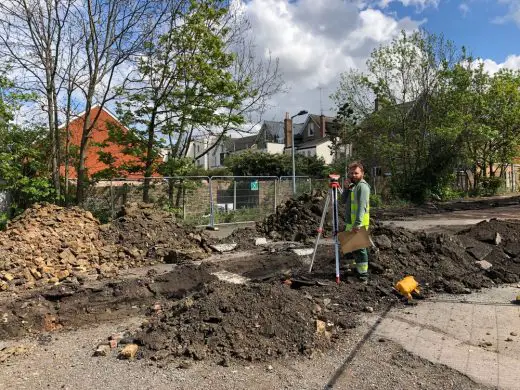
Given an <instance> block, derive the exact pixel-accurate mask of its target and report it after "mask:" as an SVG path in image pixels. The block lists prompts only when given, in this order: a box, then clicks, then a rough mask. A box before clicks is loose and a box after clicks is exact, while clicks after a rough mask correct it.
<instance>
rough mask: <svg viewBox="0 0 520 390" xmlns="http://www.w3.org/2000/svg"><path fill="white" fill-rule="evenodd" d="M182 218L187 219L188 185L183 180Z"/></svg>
mask: <svg viewBox="0 0 520 390" xmlns="http://www.w3.org/2000/svg"><path fill="white" fill-rule="evenodd" d="M182 220H183V221H186V187H185V186H184V182H182Z"/></svg>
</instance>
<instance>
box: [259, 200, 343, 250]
mask: <svg viewBox="0 0 520 390" xmlns="http://www.w3.org/2000/svg"><path fill="white" fill-rule="evenodd" d="M326 196H327V192H325V191H314V192H312V193H311V194H304V195H302V196H300V197H299V198H297V199H289V200H288V201H287V202H285V204H283V205H281V206H278V207H277V208H276V213H274V214H271V215H269V216H268V217H267V218H265V220H264V221H263V222H259V223H257V226H256V228H257V231H258V232H259V233H261V234H263V235H267V236H268V237H270V238H272V239H283V240H287V241H302V242H304V241H307V240H313V239H314V238H315V237H316V234H317V233H316V232H317V230H318V227H319V225H320V220H321V216H322V214H323V207H324V205H325V198H326ZM339 212H340V214H342V211H341V210H340V211H339ZM330 214H331V213H330V212H328V213H327V217H328V218H327V221H326V223H325V226H324V228H327V227H328V231H330V222H328V221H330V220H331V215H330ZM341 218H342V217H341V216H340V219H341ZM327 222H328V226H327ZM326 230H327V229H326Z"/></svg>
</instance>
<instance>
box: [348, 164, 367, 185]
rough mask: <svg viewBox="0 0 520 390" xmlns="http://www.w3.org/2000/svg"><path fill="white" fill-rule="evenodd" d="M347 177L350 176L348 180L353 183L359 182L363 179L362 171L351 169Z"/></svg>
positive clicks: (357, 168)
mask: <svg viewBox="0 0 520 390" xmlns="http://www.w3.org/2000/svg"><path fill="white" fill-rule="evenodd" d="M348 175H349V176H350V180H352V181H353V182H354V183H357V182H359V181H360V180H361V179H363V171H362V170H361V169H360V168H359V167H356V168H352V169H351V170H350V171H349V172H348Z"/></svg>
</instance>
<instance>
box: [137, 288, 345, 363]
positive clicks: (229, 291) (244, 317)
mask: <svg viewBox="0 0 520 390" xmlns="http://www.w3.org/2000/svg"><path fill="white" fill-rule="evenodd" d="M163 310H164V313H163V314H162V315H160V316H158V317H156V318H152V319H151V320H150V322H149V323H148V324H147V325H145V326H144V328H143V330H142V331H140V332H138V333H137V334H136V335H135V336H134V337H133V338H134V342H136V343H137V344H139V345H142V346H144V349H143V353H144V355H145V357H151V358H152V359H153V360H163V359H164V360H171V359H178V358H191V359H194V360H202V359H209V360H213V361H216V362H217V363H220V364H222V365H227V364H228V363H229V361H230V360H244V361H250V362H252V361H265V360H269V359H273V358H279V357H289V356H295V355H302V354H303V355H307V356H310V355H311V354H312V353H313V351H314V350H322V349H324V348H327V347H329V346H330V344H331V339H334V338H335V337H336V336H337V334H338V333H337V332H336V330H335V329H336V327H337V323H336V324H333V323H331V322H330V321H329V322H328V324H327V321H328V320H329V319H328V318H325V317H324V316H320V315H319V314H318V310H317V309H316V305H315V304H314V303H313V302H312V300H309V299H307V298H306V297H304V296H303V294H302V293H301V292H298V291H296V290H292V289H291V288H289V287H288V286H286V285H282V284H280V283H276V284H268V283H265V284H251V285H234V284H229V283H225V282H218V281H217V282H212V283H209V284H207V285H206V286H205V287H204V288H203V289H202V290H201V291H199V292H196V293H194V294H193V295H191V296H188V297H187V298H185V299H183V300H180V301H177V302H175V303H174V304H173V305H171V306H170V307H168V308H164V309H163ZM329 329H330V331H329Z"/></svg>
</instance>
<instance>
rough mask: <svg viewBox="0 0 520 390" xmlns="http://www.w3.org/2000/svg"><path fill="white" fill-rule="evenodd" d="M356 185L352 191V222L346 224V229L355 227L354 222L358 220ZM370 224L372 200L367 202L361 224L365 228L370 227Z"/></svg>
mask: <svg viewBox="0 0 520 390" xmlns="http://www.w3.org/2000/svg"><path fill="white" fill-rule="evenodd" d="M355 192H356V191H355V187H354V189H353V190H352V191H351V192H350V223H347V224H346V226H345V230H346V231H349V230H352V228H353V227H354V222H356V214H357V210H358V199H356V195H355ZM369 224H370V202H369V203H368V204H367V209H366V211H365V213H364V214H363V216H362V217H361V226H364V227H365V229H368V225H369Z"/></svg>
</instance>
